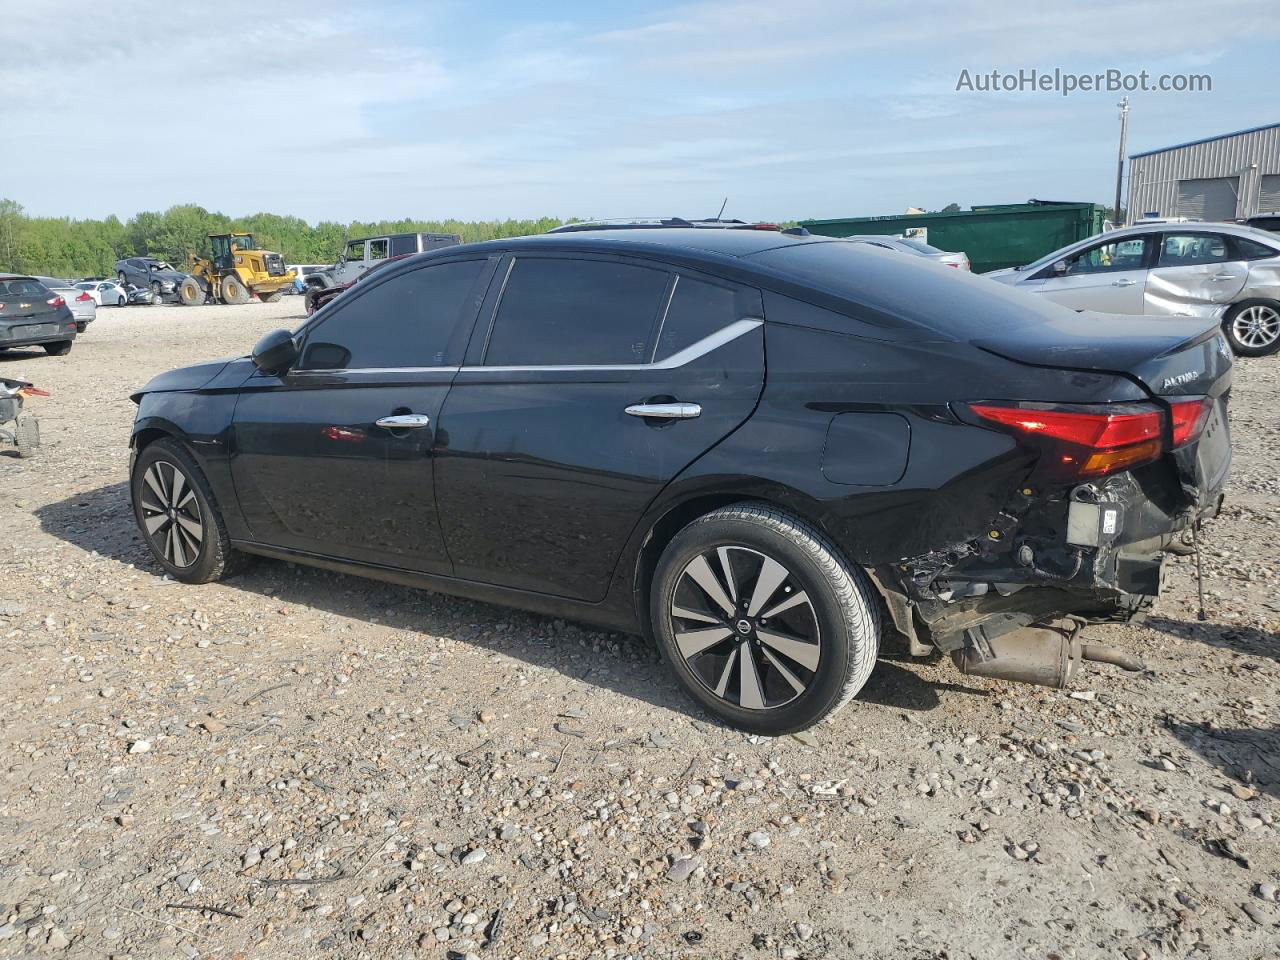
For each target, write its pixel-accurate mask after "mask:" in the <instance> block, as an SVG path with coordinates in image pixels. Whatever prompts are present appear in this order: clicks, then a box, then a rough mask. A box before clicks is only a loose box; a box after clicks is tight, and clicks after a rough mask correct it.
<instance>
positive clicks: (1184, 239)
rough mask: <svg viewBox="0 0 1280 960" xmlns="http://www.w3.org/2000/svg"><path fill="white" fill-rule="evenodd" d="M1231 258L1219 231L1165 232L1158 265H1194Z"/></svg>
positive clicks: (1224, 238) (1224, 239)
mask: <svg viewBox="0 0 1280 960" xmlns="http://www.w3.org/2000/svg"><path fill="white" fill-rule="evenodd" d="M1229 259H1231V255H1230V252H1229V251H1228V249H1227V238H1226V237H1224V236H1223V235H1222V234H1220V233H1166V234H1165V235H1164V239H1163V240H1162V241H1161V243H1160V266H1162V267H1194V266H1197V265H1199V264H1202V263H1222V262H1223V261H1225V260H1229Z"/></svg>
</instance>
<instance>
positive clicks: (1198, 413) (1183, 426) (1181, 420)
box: [1169, 397, 1213, 449]
mask: <svg viewBox="0 0 1280 960" xmlns="http://www.w3.org/2000/svg"><path fill="white" fill-rule="evenodd" d="M1212 409H1213V401H1212V400H1210V399H1209V398H1208V397H1193V398H1191V399H1188V400H1174V401H1172V402H1171V403H1170V404H1169V416H1170V417H1171V418H1172V420H1173V446H1174V449H1177V448H1178V447H1184V446H1186V445H1187V444H1188V443H1190V442H1191V441H1193V440H1198V439H1199V438H1200V434H1201V433H1202V432H1203V431H1204V425H1205V423H1206V422H1207V421H1208V419H1209V411H1210V410H1212Z"/></svg>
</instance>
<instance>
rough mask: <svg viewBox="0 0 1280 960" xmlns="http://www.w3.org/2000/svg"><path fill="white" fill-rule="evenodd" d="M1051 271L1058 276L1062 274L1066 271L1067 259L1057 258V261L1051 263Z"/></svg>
mask: <svg viewBox="0 0 1280 960" xmlns="http://www.w3.org/2000/svg"><path fill="white" fill-rule="evenodd" d="M1053 272H1054V273H1055V274H1057V275H1058V276H1062V275H1063V274H1065V273H1066V272H1067V261H1066V260H1059V261H1058V262H1057V263H1055V264H1054V265H1053Z"/></svg>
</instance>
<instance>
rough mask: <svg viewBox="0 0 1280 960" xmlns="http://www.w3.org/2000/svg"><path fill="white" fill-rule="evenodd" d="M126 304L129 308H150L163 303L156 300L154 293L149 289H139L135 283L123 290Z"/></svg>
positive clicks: (127, 285)
mask: <svg viewBox="0 0 1280 960" xmlns="http://www.w3.org/2000/svg"><path fill="white" fill-rule="evenodd" d="M124 292H125V297H126V304H127V305H128V306H131V307H135V306H137V307H150V306H154V305H156V304H159V303H161V302H163V301H161V300H158V299H156V295H155V292H154V291H152V289H151V288H150V287H140V286H138V285H137V284H136V283H129V284H126V285H125V288H124Z"/></svg>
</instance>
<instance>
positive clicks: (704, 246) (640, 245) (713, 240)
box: [447, 227, 840, 257]
mask: <svg viewBox="0 0 1280 960" xmlns="http://www.w3.org/2000/svg"><path fill="white" fill-rule="evenodd" d="M814 242H818V243H831V242H840V241H838V240H836V239H835V238H833V237H812V236H805V237H801V236H796V235H794V234H786V233H780V232H778V231H776V230H707V229H705V228H701V227H664V228H662V229H657V230H611V229H608V228H606V229H602V230H572V231H566V232H564V233H543V234H538V235H536V236H531V237H516V238H512V239H508V240H490V241H488V243H489V244H492V245H495V246H497V245H501V246H505V247H507V248H509V249H521V248H527V249H530V250H537V249H543V248H546V249H581V250H589V249H595V250H598V251H600V252H605V253H608V252H613V253H620V252H622V250H623V249H625V250H627V251H629V252H633V253H638V254H639V253H644V252H648V253H650V254H661V253H664V252H665V253H667V254H683V255H685V256H695V257H697V256H712V257H748V256H750V255H751V254H753V253H761V252H762V251H765V250H772V249H773V248H775V247H784V246H789V245H791V244H797V243H814ZM447 249H452V250H454V251H457V250H458V249H459V248H458V247H452V248H447Z"/></svg>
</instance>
